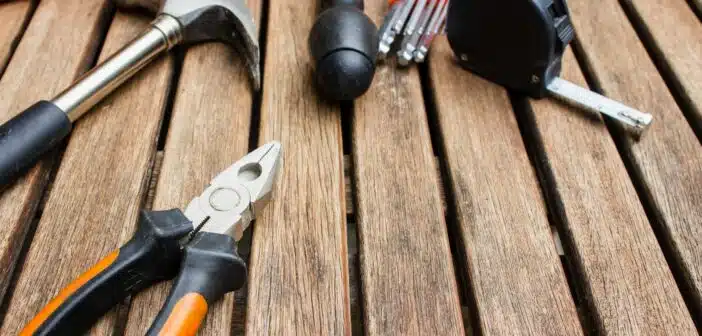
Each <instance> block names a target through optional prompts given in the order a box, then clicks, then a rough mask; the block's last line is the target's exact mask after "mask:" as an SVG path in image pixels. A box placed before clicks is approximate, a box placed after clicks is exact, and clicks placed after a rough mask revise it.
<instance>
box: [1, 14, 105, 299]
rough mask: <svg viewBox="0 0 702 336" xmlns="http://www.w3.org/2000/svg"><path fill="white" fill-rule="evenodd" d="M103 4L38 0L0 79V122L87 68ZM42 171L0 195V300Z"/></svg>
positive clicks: (43, 167)
mask: <svg viewBox="0 0 702 336" xmlns="http://www.w3.org/2000/svg"><path fill="white" fill-rule="evenodd" d="M105 2H106V1H81V0H72V1H65V0H62V1H59V0H47V1H42V4H41V5H40V6H39V7H38V8H37V10H36V12H35V13H34V16H33V19H32V21H31V23H30V24H29V26H28V27H27V30H26V31H25V33H24V38H23V39H22V41H21V42H20V44H19V45H18V47H17V50H16V51H15V53H14V56H13V58H12V60H11V62H10V63H9V64H8V66H7V68H6V69H5V74H4V75H3V77H2V79H0V122H3V123H4V122H5V121H7V120H9V119H10V118H12V117H13V116H14V115H16V114H18V113H19V112H21V111H22V110H24V109H25V108H27V107H29V106H30V105H32V104H34V103H35V102H36V101H38V100H40V99H50V98H51V96H52V95H53V94H56V93H58V92H59V91H60V90H62V89H63V88H64V87H66V86H68V85H69V84H70V83H71V81H72V80H73V79H74V78H75V77H76V76H77V75H79V74H81V73H82V72H83V71H85V70H86V68H87V66H88V62H89V61H90V59H91V56H92V54H94V52H95V50H96V47H97V43H98V42H99V36H98V35H99V29H98V27H99V24H100V20H101V19H102V15H101V14H102V12H103V8H104V5H105ZM3 6H7V4H3ZM66 22H71V23H72V24H70V25H69V24H66ZM47 168H48V165H46V162H45V163H42V164H39V165H38V167H37V168H35V169H32V170H31V171H30V172H29V173H27V174H26V175H25V176H24V177H22V178H20V179H19V180H18V181H17V182H16V183H15V184H14V185H13V186H11V187H8V188H7V189H5V190H2V191H0V222H1V223H3V224H2V225H1V226H0V299H2V298H3V296H4V291H5V289H6V287H7V282H8V281H9V279H10V276H11V274H12V271H13V268H14V265H15V261H16V257H17V255H18V253H19V252H20V249H21V248H22V245H23V241H24V237H25V235H26V232H27V229H28V227H29V222H30V221H31V220H32V217H33V216H34V212H35V209H36V205H37V203H38V201H39V198H40V196H41V192H42V190H43V187H44V184H45V181H46V173H47V171H48V169H47Z"/></svg>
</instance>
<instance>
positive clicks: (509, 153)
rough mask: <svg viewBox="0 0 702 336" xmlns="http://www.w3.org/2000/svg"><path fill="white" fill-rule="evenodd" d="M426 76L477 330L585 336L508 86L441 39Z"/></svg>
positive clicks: (435, 44)
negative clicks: (467, 63) (461, 61)
mask: <svg viewBox="0 0 702 336" xmlns="http://www.w3.org/2000/svg"><path fill="white" fill-rule="evenodd" d="M430 74H431V80H432V82H431V83H432V87H433V90H434V95H435V99H436V105H437V106H436V107H437V114H438V120H439V124H440V127H441V134H442V136H443V143H444V146H443V147H444V153H445V156H446V162H447V165H448V170H449V174H450V177H451V181H452V182H451V188H452V190H453V191H454V194H455V198H456V207H457V214H458V218H457V221H458V225H459V227H460V232H461V236H462V238H463V253H464V254H465V256H466V258H467V262H468V265H467V266H468V267H466V269H467V270H468V274H467V278H469V279H471V283H472V288H473V295H474V297H475V301H476V305H477V308H478V316H479V320H480V328H481V330H482V332H483V333H484V334H486V335H518V334H524V335H566V334H568V335H581V334H582V329H581V327H580V322H579V321H578V314H577V312H576V309H575V305H574V304H573V300H572V298H571V295H570V292H569V289H568V283H567V281H566V278H565V275H564V273H563V268H562V266H561V262H560V259H559V257H558V253H557V251H556V247H555V245H554V242H553V239H552V234H551V229H550V227H549V222H548V218H547V215H546V205H545V203H544V200H543V199H542V197H541V190H540V189H539V184H538V182H537V179H536V175H535V173H534V170H533V168H532V166H531V163H530V161H529V157H528V155H527V152H526V149H525V147H524V142H523V140H522V137H521V135H520V132H519V127H518V125H517V120H516V119H515V115H514V112H513V110H512V105H511V103H510V100H509V97H508V95H507V92H506V90H505V89H503V88H501V87H499V86H497V85H495V84H492V83H489V82H487V81H485V80H483V79H481V78H479V77H477V76H475V75H472V74H470V73H468V72H464V71H462V70H460V68H459V67H458V65H457V64H456V62H455V61H454V56H453V53H452V52H451V50H450V48H449V46H448V42H447V41H446V39H445V38H440V39H437V41H435V42H434V44H433V46H432V58H431V60H430Z"/></svg>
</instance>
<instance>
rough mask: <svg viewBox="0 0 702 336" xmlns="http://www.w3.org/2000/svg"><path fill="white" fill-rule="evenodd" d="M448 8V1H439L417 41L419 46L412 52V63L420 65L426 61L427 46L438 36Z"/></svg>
mask: <svg viewBox="0 0 702 336" xmlns="http://www.w3.org/2000/svg"><path fill="white" fill-rule="evenodd" d="M448 7H449V6H448V1H446V0H442V1H440V4H439V8H437V9H436V10H435V11H434V13H433V14H432V17H431V20H430V21H429V24H428V26H427V27H426V29H425V31H424V34H423V35H422V37H421V40H420V41H419V45H418V46H417V47H416V49H415V51H414V61H415V62H416V63H422V62H424V60H425V59H426V57H427V53H428V52H429V45H431V42H432V41H434V37H436V35H437V34H439V30H440V29H441V26H442V25H444V21H446V14H447V13H448ZM444 27H445V26H444Z"/></svg>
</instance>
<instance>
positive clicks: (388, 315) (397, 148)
mask: <svg viewBox="0 0 702 336" xmlns="http://www.w3.org/2000/svg"><path fill="white" fill-rule="evenodd" d="M386 7H387V4H386V3H385V2H382V1H373V2H366V12H367V13H368V15H369V16H370V17H371V18H372V19H373V20H374V21H375V22H376V24H377V25H379V24H380V23H381V21H382V18H383V14H384V11H385V10H386ZM352 134H353V137H354V138H353V167H354V178H355V180H354V181H355V187H356V190H355V192H356V200H357V203H356V219H357V225H358V233H359V251H360V254H361V259H360V272H361V285H362V291H361V292H362V295H363V308H364V312H363V317H364V323H365V330H366V333H367V334H368V335H386V334H396V335H459V334H463V333H464V329H463V323H462V317H461V307H460V299H459V294H458V287H457V284H456V276H455V273H454V269H453V263H452V259H451V250H450V247H449V241H448V232H447V226H446V222H445V220H444V212H443V209H442V206H441V199H440V190H439V187H438V181H439V177H438V175H437V174H436V172H437V170H436V163H435V160H434V153H433V152H432V145H431V138H430V135H429V127H428V121H427V115H426V111H425V109H424V102H423V99H422V89H421V85H420V82H419V74H418V72H417V69H416V67H413V68H411V69H410V70H409V71H403V70H399V69H398V68H397V66H396V64H395V63H394V62H388V63H385V64H381V65H379V67H378V69H377V72H376V74H375V79H374V83H373V86H372V87H371V89H370V90H369V91H368V92H367V93H366V94H365V95H364V96H362V97H361V98H360V99H359V100H357V101H356V104H355V111H354V117H353V133H352Z"/></svg>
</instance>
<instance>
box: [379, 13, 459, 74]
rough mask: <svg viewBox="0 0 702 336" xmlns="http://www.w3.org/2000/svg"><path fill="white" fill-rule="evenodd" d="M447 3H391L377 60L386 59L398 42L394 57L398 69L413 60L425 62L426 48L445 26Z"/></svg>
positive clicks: (384, 22) (381, 35)
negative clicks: (396, 60)
mask: <svg viewBox="0 0 702 336" xmlns="http://www.w3.org/2000/svg"><path fill="white" fill-rule="evenodd" d="M448 3H449V1H448V0H390V2H389V10H388V13H387V14H386V15H385V19H384V21H383V25H382V26H381V27H380V31H379V36H380V42H379V47H378V50H379V53H378V59H379V60H384V59H386V58H387V56H388V54H389V53H390V51H391V49H393V43H395V42H396V40H400V42H399V46H397V58H398V63H399V64H400V65H401V66H407V65H409V64H410V62H412V61H413V60H414V61H418V62H422V61H424V58H426V54H427V52H428V49H429V45H430V44H431V42H432V41H433V39H434V37H435V36H436V35H437V34H439V32H440V31H441V27H442V26H443V25H444V22H445V20H446V13H447V11H448ZM400 38H401V39H400Z"/></svg>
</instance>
